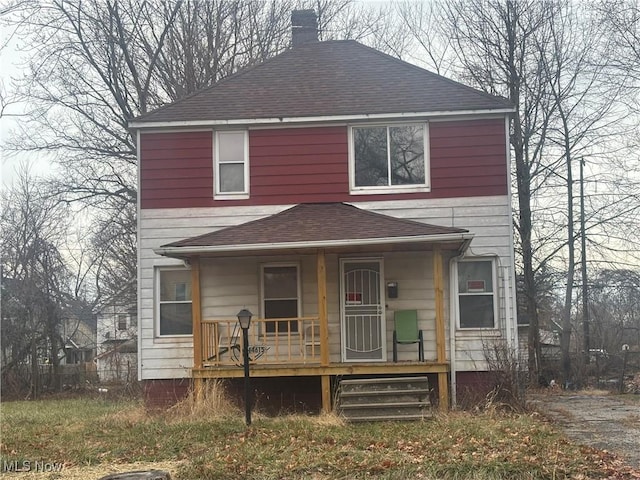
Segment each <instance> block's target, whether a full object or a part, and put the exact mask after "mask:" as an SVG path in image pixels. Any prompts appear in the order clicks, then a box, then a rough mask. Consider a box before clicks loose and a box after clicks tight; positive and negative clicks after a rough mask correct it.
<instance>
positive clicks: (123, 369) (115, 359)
mask: <svg viewBox="0 0 640 480" xmlns="http://www.w3.org/2000/svg"><path fill="white" fill-rule="evenodd" d="M96 323H97V328H96V330H97V345H98V355H97V356H96V364H97V370H98V378H99V380H100V381H101V382H112V381H116V382H129V381H131V380H133V379H135V378H136V377H137V370H138V353H137V352H138V341H137V338H138V307H137V305H136V304H135V303H129V302H122V301H120V300H118V297H117V296H116V299H112V300H110V301H107V302H105V303H103V304H102V305H101V306H100V307H99V308H98V309H96Z"/></svg>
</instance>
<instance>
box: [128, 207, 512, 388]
mask: <svg viewBox="0 0 640 480" xmlns="http://www.w3.org/2000/svg"><path fill="white" fill-rule="evenodd" d="M354 205H356V206H358V207H360V208H364V209H371V210H373V211H376V212H378V213H383V214H386V215H389V216H395V217H400V218H407V219H411V220H416V221H421V222H424V223H431V224H435V225H442V226H452V227H459V228H466V229H468V230H470V231H471V232H472V233H474V234H475V238H474V239H473V241H472V243H471V249H470V254H473V255H495V256H496V257H497V258H498V259H499V265H500V267H501V268H499V269H498V270H499V272H501V273H502V272H503V271H505V272H507V271H508V272H510V273H509V275H510V276H511V277H512V275H513V265H512V264H511V258H512V256H511V249H512V247H511V245H510V235H511V210H510V206H509V199H508V198H507V197H506V196H496V197H477V198H455V199H437V200H415V201H388V202H358V203H354ZM289 207H290V205H283V206H282V205H281V206H262V207H223V208H192V209H153V210H141V212H140V268H141V272H140V282H139V301H140V318H139V319H138V323H139V331H140V346H141V347H140V355H141V372H140V377H141V378H142V379H162V378H178V377H187V376H189V375H190V370H189V369H190V368H191V367H192V363H193V348H192V340H191V337H182V338H173V339H172V338H157V337H156V336H155V333H154V332H155V326H154V292H153V289H154V283H153V282H154V278H153V276H154V267H156V266H163V265H181V264H182V263H181V262H180V261H178V260H175V259H169V258H165V257H161V256H159V255H156V254H154V253H153V249H154V248H157V247H159V246H161V245H164V244H167V243H171V242H173V241H177V240H180V239H183V238H187V237H191V236H195V235H201V234H204V233H208V232H211V231H214V230H217V229H220V228H224V227H228V226H231V225H238V224H241V223H245V222H248V221H251V220H255V219H258V218H263V217H265V216H268V215H272V214H275V213H278V212H280V211H282V210H284V209H286V208H289ZM345 256H346V255H345ZM368 256H369V257H371V256H374V255H368ZM378 256H379V257H381V258H384V268H385V283H386V282H387V281H397V282H398V284H399V297H398V298H397V299H387V301H386V304H387V305H388V307H387V310H386V319H387V338H388V342H387V343H388V358H389V359H391V338H392V331H393V312H394V311H395V310H402V309H417V310H418V316H419V319H420V321H421V327H422V328H423V331H424V336H425V358H426V359H427V360H433V359H435V329H434V323H433V319H434V317H435V310H434V292H433V265H432V261H431V254H430V253H428V252H422V253H387V254H384V255H383V254H380V255H378ZM275 261H295V262H299V264H300V274H301V277H302V297H303V301H302V312H301V313H302V315H305V316H313V315H316V314H317V311H318V305H317V293H316V288H317V279H316V264H315V256H312V255H311V256H299V255H298V256H287V257H281V256H280V257H267V256H265V257H237V258H227V259H207V260H204V261H203V262H202V270H201V282H202V297H201V298H202V306H203V318H235V315H236V313H237V312H238V310H239V309H240V308H242V307H246V308H249V309H250V310H251V311H252V312H254V313H255V314H256V315H259V313H258V312H260V305H259V304H260V298H259V288H260V287H259V282H260V279H259V265H260V263H267V262H275ZM326 262H327V297H328V314H329V336H330V355H331V360H332V361H339V360H340V351H341V349H340V335H341V333H340V332H341V328H340V305H339V291H340V290H339V276H340V269H339V257H338V255H334V254H328V255H327V259H326ZM444 271H445V315H446V318H447V319H448V318H449V317H450V315H449V312H450V311H451V310H452V305H453V302H454V300H455V299H452V298H451V296H450V295H449V291H450V288H449V286H450V282H449V273H448V271H449V258H447V257H445V258H444ZM498 292H499V322H500V327H501V330H500V331H490V332H486V331H482V332H481V331H476V332H470V331H464V332H459V331H458V332H456V344H457V348H456V359H457V362H458V365H457V368H458V369H459V370H476V369H480V370H481V369H483V368H484V354H483V342H484V343H486V340H487V338H494V336H495V335H499V336H503V335H504V333H505V332H506V330H505V321H506V319H507V318H512V319H514V321H515V315H514V314H513V308H514V306H515V302H513V301H512V302H511V303H510V308H509V315H507V310H506V309H505V306H506V303H507V302H505V297H504V293H505V292H504V282H502V278H499V279H498ZM446 328H447V351H448V355H449V330H450V325H449V322H447V325H446ZM514 330H515V329H514ZM413 358H416V359H417V346H416V345H403V346H400V347H399V359H400V360H402V359H413Z"/></svg>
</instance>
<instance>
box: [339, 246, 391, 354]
mask: <svg viewBox="0 0 640 480" xmlns="http://www.w3.org/2000/svg"><path fill="white" fill-rule="evenodd" d="M340 273H341V278H342V281H341V284H340V298H341V299H342V300H341V313H342V360H343V361H344V362H372V361H382V362H384V361H386V359H387V349H386V327H385V322H384V319H385V313H384V288H383V278H384V275H383V269H382V260H381V259H368V258H366V259H364V258H359V259H342V260H341V262H340Z"/></svg>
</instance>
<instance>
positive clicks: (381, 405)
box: [340, 402, 431, 411]
mask: <svg viewBox="0 0 640 480" xmlns="http://www.w3.org/2000/svg"><path fill="white" fill-rule="evenodd" d="M340 406H341V408H342V410H343V411H344V410H358V409H364V410H366V409H383V408H426V407H429V406H431V404H430V403H429V402H386V403H349V404H345V403H343V404H341V405H340Z"/></svg>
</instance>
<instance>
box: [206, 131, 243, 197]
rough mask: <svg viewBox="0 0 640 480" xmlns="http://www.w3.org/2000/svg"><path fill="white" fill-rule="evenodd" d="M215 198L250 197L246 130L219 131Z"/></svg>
mask: <svg viewBox="0 0 640 480" xmlns="http://www.w3.org/2000/svg"><path fill="white" fill-rule="evenodd" d="M214 158H215V160H214V162H215V170H214V171H215V174H214V175H215V198H216V199H218V200H225V199H227V200H231V199H238V198H248V197H249V135H248V132H247V131H246V130H240V131H217V132H216V135H215V142H214Z"/></svg>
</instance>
